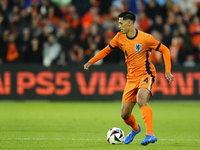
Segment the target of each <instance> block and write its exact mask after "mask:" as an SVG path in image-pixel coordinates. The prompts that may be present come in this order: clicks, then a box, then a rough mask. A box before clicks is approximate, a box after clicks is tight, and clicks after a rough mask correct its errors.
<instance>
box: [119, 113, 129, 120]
mask: <svg viewBox="0 0 200 150" xmlns="http://www.w3.org/2000/svg"><path fill="white" fill-rule="evenodd" d="M121 117H122V119H124V120H126V119H128V118H129V117H130V114H129V113H127V112H125V111H121Z"/></svg>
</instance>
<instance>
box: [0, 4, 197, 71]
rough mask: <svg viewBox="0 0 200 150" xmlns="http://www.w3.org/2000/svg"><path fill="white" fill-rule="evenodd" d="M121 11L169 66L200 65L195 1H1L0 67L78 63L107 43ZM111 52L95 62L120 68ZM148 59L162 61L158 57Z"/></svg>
mask: <svg viewBox="0 0 200 150" xmlns="http://www.w3.org/2000/svg"><path fill="white" fill-rule="evenodd" d="M127 10H131V11H133V12H134V13H135V14H136V18H137V19H136V22H135V27H136V28H138V29H139V30H142V31H144V32H147V33H151V34H152V35H153V36H154V38H155V39H157V40H158V41H160V42H162V43H163V44H165V45H166V46H167V47H168V48H169V49H170V51H171V59H172V63H173V64H181V65H183V66H185V67H193V66H195V65H197V64H199V63H200V2H199V1H197V0H162V1H160V0H137V1H136V0H104V1H101V0H66V1H63V0H1V1H0V44H1V47H0V64H2V65H3V64H6V63H37V64H40V65H43V66H46V67H49V66H51V65H53V64H55V65H63V66H67V65H70V64H74V65H83V64H84V63H85V62H86V61H88V60H89V59H90V58H91V57H93V56H94V55H95V54H96V53H97V52H98V51H100V50H101V49H103V48H104V47H105V46H107V45H108V44H109V42H110V40H111V39H112V38H113V37H114V36H115V34H116V33H117V32H118V31H119V29H118V14H119V13H120V12H123V11H127ZM111 53H112V55H108V56H107V57H105V58H104V59H103V60H101V61H100V62H98V63H97V64H98V65H101V64H108V63H117V64H119V65H123V64H124V54H123V52H122V51H121V50H120V49H119V48H115V49H114V50H113V51H112V52H111ZM151 60H152V62H153V63H154V64H162V63H163V58H162V55H161V54H160V53H156V52H153V53H152V56H151Z"/></svg>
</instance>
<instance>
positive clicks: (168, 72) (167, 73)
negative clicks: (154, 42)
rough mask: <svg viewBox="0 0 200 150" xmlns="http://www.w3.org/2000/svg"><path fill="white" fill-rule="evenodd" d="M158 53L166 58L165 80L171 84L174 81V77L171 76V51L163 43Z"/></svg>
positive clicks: (158, 48)
mask: <svg viewBox="0 0 200 150" xmlns="http://www.w3.org/2000/svg"><path fill="white" fill-rule="evenodd" d="M156 50H157V51H159V52H161V53H162V54H163V57H164V62H165V78H166V79H167V81H168V82H169V84H170V83H171V82H172V81H174V77H173V75H172V74H171V59H170V51H169V49H168V48H167V47H166V46H165V45H163V44H162V43H159V45H158V47H157V48H156Z"/></svg>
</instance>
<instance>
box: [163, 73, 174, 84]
mask: <svg viewBox="0 0 200 150" xmlns="http://www.w3.org/2000/svg"><path fill="white" fill-rule="evenodd" d="M165 78H166V79H167V81H168V83H169V84H170V83H171V82H172V81H174V76H173V75H172V74H171V73H165Z"/></svg>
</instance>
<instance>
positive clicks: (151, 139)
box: [140, 135, 157, 146]
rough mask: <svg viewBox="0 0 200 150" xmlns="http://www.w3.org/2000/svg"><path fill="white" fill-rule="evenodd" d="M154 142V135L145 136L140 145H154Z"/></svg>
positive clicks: (155, 139)
mask: <svg viewBox="0 0 200 150" xmlns="http://www.w3.org/2000/svg"><path fill="white" fill-rule="evenodd" d="M156 141H157V138H156V137H155V135H146V137H145V139H144V140H143V141H142V142H141V143H140V144H141V145H143V146H146V145H148V144H149V143H155V142H156Z"/></svg>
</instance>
